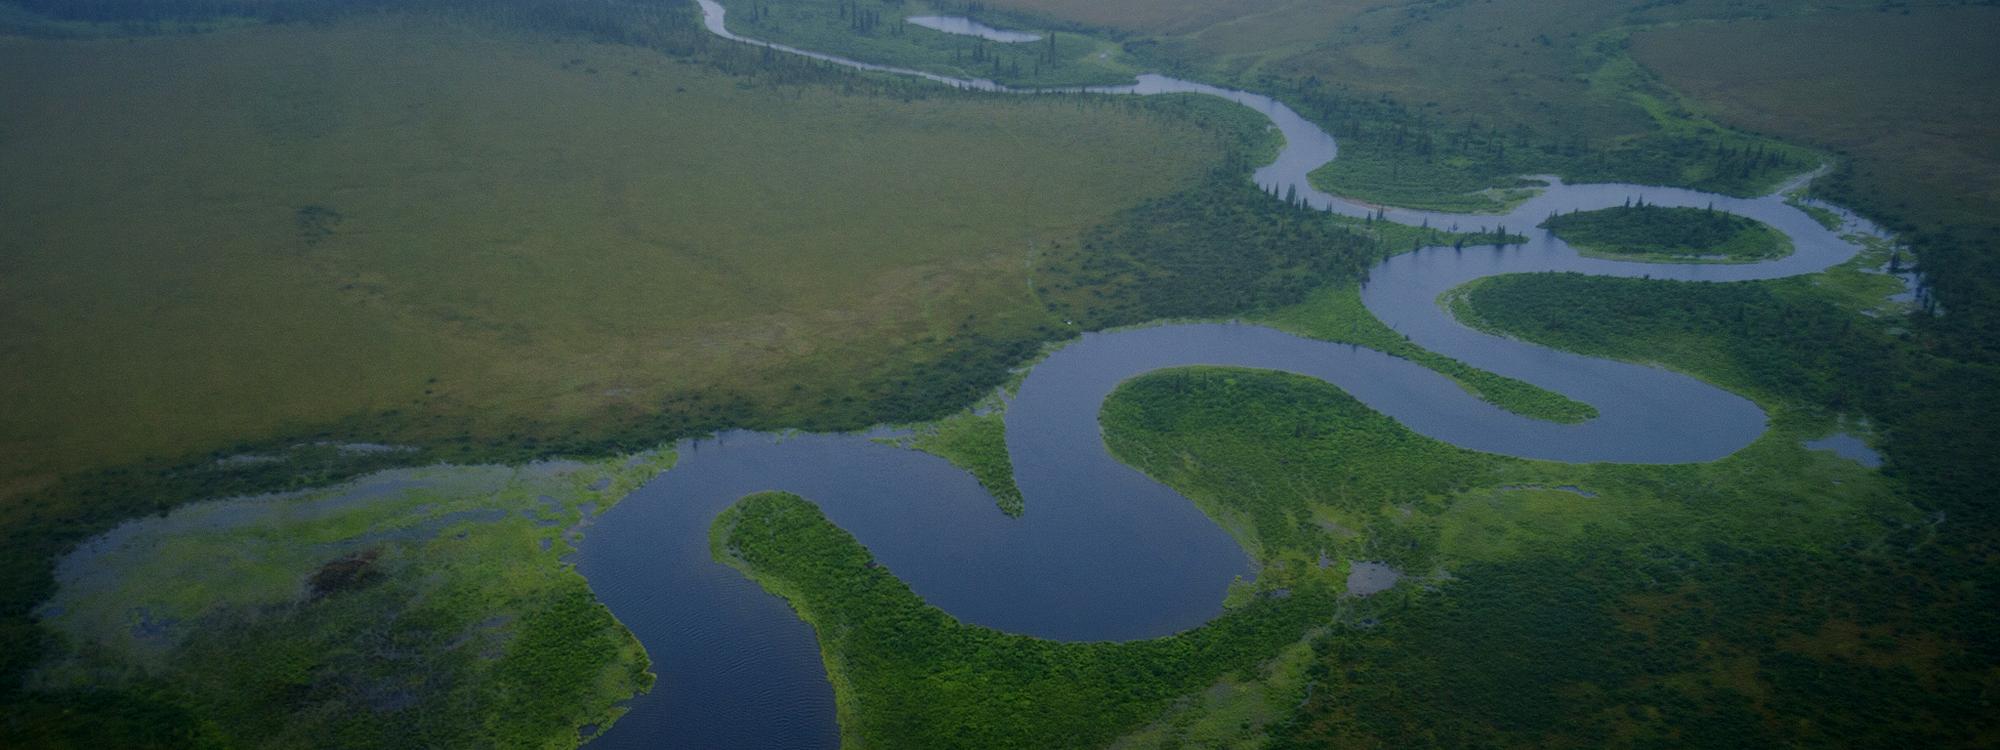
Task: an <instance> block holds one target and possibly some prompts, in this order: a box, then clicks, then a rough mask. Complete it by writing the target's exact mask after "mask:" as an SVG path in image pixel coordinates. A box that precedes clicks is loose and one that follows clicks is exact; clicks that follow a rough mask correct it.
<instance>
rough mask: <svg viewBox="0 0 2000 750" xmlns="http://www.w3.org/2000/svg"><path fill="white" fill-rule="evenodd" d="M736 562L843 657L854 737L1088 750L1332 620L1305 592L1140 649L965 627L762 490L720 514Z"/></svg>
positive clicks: (807, 508)
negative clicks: (1312, 625) (1317, 623)
mask: <svg viewBox="0 0 2000 750" xmlns="http://www.w3.org/2000/svg"><path fill="white" fill-rule="evenodd" d="M715 523H716V529H715V533H714V534H713V535H712V538H715V539H718V540H719V541H720V542H721V545H720V546H721V551H722V554H723V555H726V561H727V562H729V563H731V564H733V565H735V566H737V567H738V568H740V569H742V570H744V572H745V573H746V574H748V575H750V576H751V577H752V578H754V579H756V580H757V581H758V582H759V583H761V584H763V585H764V586H765V587H766V588H767V589H769V590H772V591H774V592H778V593H780V594H781V595H782V596H784V597H786V598H787V599H788V600H790V602H791V604H792V606H793V608H795V609H796V610H797V611H798V612H799V614H800V615H801V616H802V617H803V618H805V620H806V621H808V622H810V623H812V624H813V626H814V630H815V631H816V632H817V634H818V636H819V639H820V647H821V649H822V650H823V651H825V652H826V653H827V654H828V661H829V662H831V663H835V664H839V665H840V669H841V679H839V680H836V681H835V686H836V689H837V690H841V691H842V694H839V695H836V699H837V700H839V701H840V702H841V703H842V704H843V706H845V707H849V708H852V709H856V710H852V711H850V712H846V713H844V714H843V718H844V719H847V720H848V721H847V722H846V723H845V724H843V726H842V727H841V730H842V733H843V734H844V735H845V736H844V737H843V739H844V741H845V744H849V745H855V746H868V747H926V748H961V747H962V748H986V747H1023V748H1027V747H1037V748H1039V747H1090V746H1095V745H1102V744H1105V743H1107V742H1109V741H1111V740H1112V739H1115V738H1116V737H1117V736H1118V735H1119V734H1121V733H1122V732H1124V731H1126V730H1127V729H1129V728H1130V727H1133V726H1135V725H1138V724H1140V723H1143V722H1145V721H1147V720H1150V719H1152V718H1153V717H1155V716H1158V715H1159V714H1160V713H1161V712H1162V711H1163V710H1165V708H1166V707H1167V706H1168V705H1169V704H1170V703H1171V702H1173V701H1174V700H1175V699H1177V698H1179V697H1180V696H1183V695H1186V694H1188V693H1192V692H1195V691H1198V690H1201V689H1203V688H1205V687H1207V686H1208V685H1210V684H1212V683H1213V682H1214V681H1215V680H1216V679H1218V678H1220V677H1221V676H1223V675H1225V674H1229V673H1232V672H1238V671H1248V670H1251V669H1253V668H1254V667H1256V665H1257V664H1258V663H1259V662H1261V661H1263V660H1264V659H1267V658H1269V657H1270V655H1271V654H1275V653H1277V651H1278V650H1279V649H1280V648H1282V647H1283V646H1284V645H1285V644H1288V643H1292V642H1294V641H1296V640H1297V639H1298V638H1299V636H1300V634H1301V633H1302V632H1304V630H1305V629H1306V628H1307V627H1308V625H1309V623H1311V622H1313V621H1315V620H1318V619H1321V618H1324V617H1325V613H1326V612H1327V611H1328V610H1329V609H1330V608H1331V607H1332V601H1333V593H1332V592H1331V591H1329V590H1327V589H1326V588H1324V587H1310V586H1299V587H1294V588H1293V589H1292V590H1291V591H1290V593H1289V595H1287V596H1282V597H1280V596H1266V597H1258V598H1257V599H1256V600H1254V601H1253V602H1251V603H1249V604H1247V605H1245V606H1243V607H1241V608H1238V609H1235V610H1232V611H1230V612H1229V613H1228V614H1225V615H1223V616H1222V617H1220V618H1218V619H1216V620H1215V621H1213V622H1210V623H1209V624H1207V625H1204V626H1202V627H1200V628H1196V629H1194V630H1191V631H1188V632H1185V633H1180V634H1177V635H1173V636H1169V637H1166V638H1158V639H1153V640H1146V641H1136V642H1130V643H1110V642H1093V643H1063V642H1058V641H1045V640H1039V639H1035V638H1029V637H1026V636H1020V635H1012V634H1008V633H1002V632H999V631H996V630H990V629H987V628H982V627H976V626H970V625H965V624H962V623H960V622H958V621H957V620H955V619H953V618H952V617H951V616H950V615H948V614H946V613H944V612H943V611H940V610H938V609H937V608H935V607H931V606H929V605H927V604H925V603H924V602H923V600H922V599H920V598H918V597H917V595H916V594H915V593H913V592H911V591H910V589H909V587H908V586H907V585H905V584H904V583H903V582H902V581H901V580H898V579H897V578H896V576H895V575H894V573H893V572H892V571H890V570H888V569H886V568H883V567H881V566H879V565H876V564H875V563H874V561H873V559H872V557H871V556H870V555H869V554H868V550H867V549H866V548H864V547H862V546H861V545H860V544H858V543H857V542H855V540H854V538H853V537H851V536H849V535H848V534H847V533H846V532H844V531H841V530H840V529H839V528H838V527H836V526H834V525H833V524H832V523H830V522H828V521H827V520H826V517H825V516H823V515H821V514H820V512H819V509H818V508H817V507H814V506H813V505H812V504H811V503H809V502H807V501H806V500H803V499H800V498H799V497H797V496H794V495H789V494H783V493H769V494H763V495H753V496H751V497H748V498H745V499H743V500H742V501H741V502H739V503H737V504H736V505H735V506H733V507H732V508H731V509H730V510H728V511H726V512H725V513H724V514H723V515H722V516H721V517H719V518H717V519H716V522H715Z"/></svg>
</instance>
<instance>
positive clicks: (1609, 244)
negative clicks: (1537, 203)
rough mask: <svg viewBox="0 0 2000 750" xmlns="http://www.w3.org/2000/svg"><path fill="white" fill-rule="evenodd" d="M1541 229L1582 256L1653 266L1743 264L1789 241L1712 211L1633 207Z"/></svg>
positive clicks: (1782, 250)
mask: <svg viewBox="0 0 2000 750" xmlns="http://www.w3.org/2000/svg"><path fill="white" fill-rule="evenodd" d="M1542 227H1544V228H1546V229H1548V230H1549V231H1552V232H1555V235H1556V236H1557V237H1561V238H1562V239H1563V241H1565V242H1568V243H1570V244H1571V245H1573V246H1575V247H1576V249H1577V251H1578V252H1580V253H1583V254H1584V255H1589V256H1594V257H1602V258H1618V259H1621V260H1644V261H1652V262H1656V263H1676V262H1697V261H1699V262H1704V263H1713V262H1717V261H1721V262H1725V263H1748V262H1752V261H1759V260H1769V259H1771V258H1778V257H1783V256H1785V255H1789V254H1790V253H1791V252H1792V241H1791V240H1790V239H1789V238H1787V237H1785V235H1784V234H1783V233H1780V232H1779V231H1778V230H1776V229H1772V228H1771V227H1770V226H1769V225H1767V224H1765V223H1763V222H1760V221H1757V220H1755V219H1747V218H1744V217H1741V216H1737V215H1735V214H1731V213H1725V212H1722V211H1717V210H1715V209H1713V208H1665V207H1661V206H1648V205H1646V204H1645V203H1644V202H1643V201H1642V202H1640V203H1639V204H1638V205H1632V206H1619V207H1616V208H1605V209H1599V210H1596V211H1576V212H1571V213H1567V214H1558V215H1556V216H1551V217H1549V220H1548V221H1544V222H1542Z"/></svg>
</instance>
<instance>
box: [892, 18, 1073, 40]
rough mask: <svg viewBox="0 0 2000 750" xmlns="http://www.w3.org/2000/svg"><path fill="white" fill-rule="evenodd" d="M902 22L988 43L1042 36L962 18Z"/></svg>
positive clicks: (1039, 38)
mask: <svg viewBox="0 0 2000 750" xmlns="http://www.w3.org/2000/svg"><path fill="white" fill-rule="evenodd" d="M903 20H905V21H909V22H910V23H913V24H916V25H918V26H922V27H924V28H926V29H933V30H936V31H942V32H944V33H946V34H960V35H964V36H976V37H979V38H981V39H985V40H988V41H994V42H1006V43H1008V44H1019V43H1021V42H1039V41H1041V39H1042V35H1040V34H1030V33H1028V32H1025V31H1007V30H1004V29H996V28H993V27H991V26H988V25H986V24H983V23H980V22H978V21H974V20H972V19H970V18H966V17H964V16H910V17H909V18H905V19H903Z"/></svg>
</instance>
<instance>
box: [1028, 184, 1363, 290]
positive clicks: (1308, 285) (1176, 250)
mask: <svg viewBox="0 0 2000 750" xmlns="http://www.w3.org/2000/svg"><path fill="white" fill-rule="evenodd" d="M1398 249H1401V248H1398ZM1382 254H1383V249H1382V247H1381V246H1380V243H1378V242H1376V241H1375V240H1374V239H1373V238H1370V237H1367V236H1365V235H1363V234H1361V233H1359V232H1356V231H1353V230H1352V229H1350V228H1348V227H1347V226H1344V225H1342V224H1339V223H1337V222H1335V221H1332V220H1331V219H1329V218H1328V217H1327V216H1326V215H1325V214H1322V213H1320V212H1317V211H1312V210H1309V209H1302V208H1300V207H1298V206H1296V205H1287V204H1285V203H1284V202H1282V201H1280V200H1274V199H1272V197H1271V196H1270V195H1269V194H1267V193H1264V192H1262V191H1260V190H1258V189H1257V188H1256V187H1255V186H1253V185H1251V184H1249V183H1248V181H1246V180H1245V179H1244V176H1243V175H1242V174H1241V173H1238V172H1235V171H1219V172H1217V173H1216V174H1213V175H1211V176H1210V177H1208V178H1207V179H1206V180H1205V181H1204V182H1203V183H1202V185H1201V186H1200V187H1198V188H1196V189H1194V190H1191V191H1188V192H1184V193H1180V194H1176V195H1171V196H1168V197H1165V198H1160V199H1157V200H1154V201H1150V202H1148V203H1146V204H1144V205H1142V206H1139V207H1138V208H1134V209H1132V210H1130V211H1127V212H1125V213H1124V214H1123V215H1121V216H1120V217H1119V218H1118V219H1117V220H1116V221H1115V222H1114V223H1112V224H1111V225H1108V226H1105V227H1100V228H1098V229H1096V230H1093V231H1092V232H1090V233H1089V234H1088V235H1086V236H1085V238H1084V239H1083V241H1082V246H1081V248H1079V249H1078V251H1077V252H1076V253H1074V254H1071V255H1070V256H1068V257H1065V258H1062V259H1060V260H1059V261H1058V262H1057V263H1056V264H1053V265H1052V267H1051V268H1050V271H1051V276H1052V279H1051V280H1050V281H1049V282H1048V283H1047V288H1046V291H1045V293H1044V295H1043V296H1044V299H1046V300H1047V301H1048V302H1049V305H1050V307H1051V309H1053V310H1055V311H1056V312H1057V313H1058V314H1060V315H1062V316H1063V317H1064V318H1065V319H1068V320H1073V321H1075V322H1076V323H1077V324H1078V325H1080V326H1082V327H1084V328H1086V329H1091V328H1103V327H1110V326H1118V325H1126V324H1131V323H1141V322H1145V321H1148V320H1155V319H1159V318H1176V317H1209V316H1219V315H1231V314H1236V313H1242V312H1250V311H1257V310H1268V309H1271V308H1275V307H1279V306H1282V305H1286V304H1291V303H1294V302H1297V301H1299V300H1300V299H1303V298H1304V297H1305V295H1306V294H1307V293H1308V292H1311V291H1312V290H1314V289H1318V288H1320V287H1322V286H1325V285H1326V284H1328V283H1331V282H1333V281H1336V280H1345V279H1353V278H1358V277H1359V276H1360V275H1361V273H1362V272H1363V271H1364V270H1365V269H1366V268H1367V267H1368V265H1369V264H1371V263H1373V262H1374V261H1375V260H1376V259H1378V258H1380V257H1381V255H1382Z"/></svg>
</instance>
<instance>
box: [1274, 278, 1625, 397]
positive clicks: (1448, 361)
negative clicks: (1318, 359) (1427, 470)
mask: <svg viewBox="0 0 2000 750" xmlns="http://www.w3.org/2000/svg"><path fill="white" fill-rule="evenodd" d="M1255 320H1256V322H1259V323H1262V324H1264V325H1268V326H1271V327H1274V328H1279V329H1283V330H1286V331H1290V332H1292V333H1296V334H1299V335H1301V336H1311V337H1313V338H1317V339H1325V340H1327V341H1340V342H1345V343H1349V344H1359V345H1361V346H1365V347H1368V348H1370V349H1375V350H1377V351H1381V352H1384V353H1387V354H1393V355H1395V356H1398V357H1402V358H1404V359H1407V360H1410V361H1412V362H1416V363H1417V364H1420V365H1423V366H1425V367H1428V368H1431V369H1433V370H1436V371H1438V372H1440V373H1443V374H1444V375H1446V376H1448V377H1450V378H1451V379H1452V380H1455V381H1458V384H1459V385H1461V386H1463V387H1464V388H1465V389H1466V390H1467V391H1468V392H1471V393H1472V394H1473V395H1476V396H1478V397H1480V398H1482V399H1485V400H1486V401H1490V402H1492V403H1493V404H1494V405H1496V406H1499V407H1500V408H1503V409H1506V410H1508V411H1511V412H1514V413H1516V414H1520V415H1522V416H1528V417H1534V418H1536V419H1546V420H1548V421H1551V422H1567V423H1575V422H1582V421H1584V420H1588V419H1591V418H1593V417H1596V416H1597V409H1595V408H1593V407H1591V405H1589V404H1586V403H1583V402H1581V401H1576V400H1573V399H1571V398H1569V397H1567V396H1564V395H1562V394H1560V393H1554V392H1551V391H1548V390H1545V389H1542V388H1540V387H1538V386H1534V385H1530V384H1528V383H1524V382H1521V381H1519V380H1515V379H1513V378H1509V377H1504V376H1500V375H1495V374H1493V373H1490V372H1487V371H1485V370H1480V369H1476V368H1473V367H1471V366H1469V365H1467V364H1465V363H1463V362H1460V361H1458V360H1455V359H1452V358H1450V357H1446V356H1443V355H1440V354H1438V353H1436V352H1432V351H1430V350H1428V349H1424V348H1422V347H1419V346H1417V345H1415V344H1412V343H1410V340H1409V339H1408V338H1406V337H1404V336H1403V335H1402V334H1399V333H1396V332H1395V331H1392V330H1390V329H1389V327H1388V326H1386V325H1383V324H1382V321H1380V320H1377V319H1376V318H1375V316H1374V315H1373V314H1371V313H1369V312H1368V308H1366V307H1363V306H1362V304H1361V289H1360V287H1359V286H1358V285H1355V284H1335V285H1332V286H1327V287H1324V288H1321V289H1319V290H1318V291H1315V292H1313V293H1312V295H1311V296H1309V297H1307V298H1306V299H1305V301H1303V302H1300V303H1298V304H1296V305H1292V306H1289V307H1285V308H1281V309H1279V310H1275V311H1272V312H1271V313H1269V314H1267V315H1263V316H1260V317H1257V318H1255Z"/></svg>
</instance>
